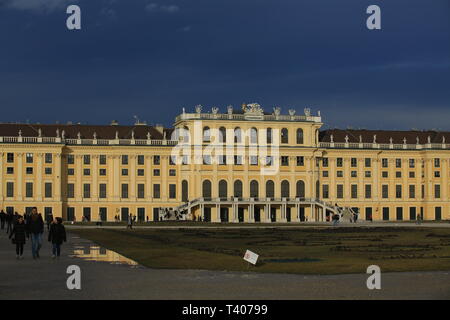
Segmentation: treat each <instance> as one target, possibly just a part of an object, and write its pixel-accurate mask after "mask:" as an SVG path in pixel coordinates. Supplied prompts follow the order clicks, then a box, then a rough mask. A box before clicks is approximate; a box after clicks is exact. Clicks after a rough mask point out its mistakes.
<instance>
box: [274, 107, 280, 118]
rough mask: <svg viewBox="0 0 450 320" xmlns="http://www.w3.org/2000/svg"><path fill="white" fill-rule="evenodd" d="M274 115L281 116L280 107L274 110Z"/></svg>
mask: <svg viewBox="0 0 450 320" xmlns="http://www.w3.org/2000/svg"><path fill="white" fill-rule="evenodd" d="M273 113H274V114H275V115H276V116H279V115H280V113H281V108H280V107H275V108H273Z"/></svg>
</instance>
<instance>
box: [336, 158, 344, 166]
mask: <svg viewBox="0 0 450 320" xmlns="http://www.w3.org/2000/svg"><path fill="white" fill-rule="evenodd" d="M343 164H344V161H343V159H342V158H337V159H336V167H338V168H342V166H343Z"/></svg>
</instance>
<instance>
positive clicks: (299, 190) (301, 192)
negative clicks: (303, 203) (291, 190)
mask: <svg viewBox="0 0 450 320" xmlns="http://www.w3.org/2000/svg"><path fill="white" fill-rule="evenodd" d="M295 196H296V197H297V198H305V182H304V181H303V180H298V181H297V185H296V190H295Z"/></svg>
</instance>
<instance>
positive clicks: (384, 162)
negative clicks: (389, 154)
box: [381, 158, 389, 168]
mask: <svg viewBox="0 0 450 320" xmlns="http://www.w3.org/2000/svg"><path fill="white" fill-rule="evenodd" d="M381 166H382V167H383V168H387V167H388V166H389V162H388V159H386V158H383V159H381Z"/></svg>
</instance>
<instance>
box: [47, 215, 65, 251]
mask: <svg viewBox="0 0 450 320" xmlns="http://www.w3.org/2000/svg"><path fill="white" fill-rule="evenodd" d="M48 241H49V242H51V243H52V258H53V259H55V258H59V256H60V255H61V245H62V243H63V242H66V241H67V239H66V228H64V225H63V224H62V219H61V218H60V217H57V218H56V219H55V220H54V221H53V222H52V223H51V225H50V231H49V233H48Z"/></svg>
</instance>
